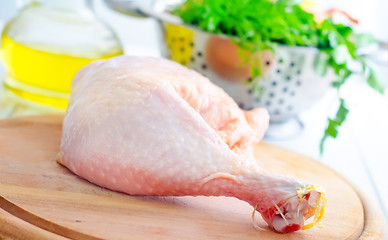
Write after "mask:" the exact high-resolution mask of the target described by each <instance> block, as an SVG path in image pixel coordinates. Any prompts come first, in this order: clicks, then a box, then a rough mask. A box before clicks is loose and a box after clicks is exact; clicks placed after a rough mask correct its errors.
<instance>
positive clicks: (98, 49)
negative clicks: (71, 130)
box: [1, 0, 122, 111]
mask: <svg viewBox="0 0 388 240" xmlns="http://www.w3.org/2000/svg"><path fill="white" fill-rule="evenodd" d="M120 54H122V49H121V46H120V44H119V42H118V40H117V38H116V36H115V35H114V33H113V32H112V31H111V30H110V29H109V28H108V27H107V26H106V25H104V24H103V23H102V22H100V21H98V20H97V19H96V18H95V16H94V14H93V12H92V11H90V10H89V8H88V5H87V1H81V0H47V1H43V0H40V1H32V2H31V3H30V4H29V5H27V6H26V7H24V8H23V9H22V10H21V12H20V13H19V15H18V16H17V17H16V18H15V19H13V20H11V21H10V22H9V23H8V24H7V25H6V27H5V29H4V31H3V34H2V36H1V56H2V60H3V63H4V65H5V68H6V71H7V76H6V78H5V79H4V87H5V89H6V90H7V91H9V92H12V94H14V95H15V96H17V97H18V98H20V99H21V100H23V101H24V102H31V103H34V104H38V105H42V106H47V107H49V108H51V109H55V110H57V111H64V109H65V108H66V107H67V103H68V98H69V94H70V90H71V89H70V88H71V82H72V79H73V77H74V75H75V74H76V73H77V71H78V70H79V69H80V68H82V67H83V66H85V65H87V64H89V63H91V62H92V61H95V60H99V59H106V58H110V57H113V56H116V55H120Z"/></svg>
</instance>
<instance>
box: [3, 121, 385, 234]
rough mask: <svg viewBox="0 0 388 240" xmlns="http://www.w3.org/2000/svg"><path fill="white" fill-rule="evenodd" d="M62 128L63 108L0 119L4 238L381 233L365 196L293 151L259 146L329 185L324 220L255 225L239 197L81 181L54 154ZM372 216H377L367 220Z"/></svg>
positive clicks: (260, 154) (279, 168) (272, 158)
mask: <svg viewBox="0 0 388 240" xmlns="http://www.w3.org/2000/svg"><path fill="white" fill-rule="evenodd" d="M61 128H62V116H38V117H28V118H16V119H8V120H2V121H0V238H1V237H10V238H14V239H26V238H28V239H64V238H71V239H255V240H256V239H310V240H311V239H312V240H314V239H320V240H321V239H358V238H359V237H360V236H361V238H364V239H382V238H383V237H384V236H383V235H382V227H381V228H380V227H379V225H378V221H377V219H375V215H373V213H369V212H368V210H365V202H363V200H362V199H361V198H360V196H359V194H357V192H356V191H355V190H354V189H353V188H352V187H351V186H350V185H349V184H348V183H347V182H346V181H345V180H344V179H343V178H342V177H341V176H340V175H338V174H337V173H335V172H334V171H332V170H331V169H329V168H327V167H325V166H324V165H322V164H320V163H319V162H317V161H315V160H313V159H310V158H307V157H305V156H301V155H299V154H296V153H293V152H291V151H288V150H285V149H282V148H279V147H275V146H272V145H269V144H264V143H262V144H259V145H258V146H257V148H256V151H255V154H256V157H257V161H258V162H259V164H260V165H261V166H263V167H264V168H266V169H268V170H270V171H273V172H277V173H281V174H287V175H291V176H294V177H298V178H301V179H304V180H307V181H309V182H311V183H315V184H319V185H321V186H323V187H324V188H326V190H327V194H328V205H327V210H326V213H325V216H324V219H323V221H322V225H321V227H320V228H317V229H310V230H306V231H299V232H296V233H292V234H278V233H275V232H272V231H271V230H269V229H268V228H267V227H266V226H265V224H264V223H263V221H262V220H261V218H260V217H259V214H257V216H256V221H257V222H258V223H259V225H261V226H263V229H262V230H257V229H254V228H253V226H252V219H251V213H252V210H253V209H252V207H250V206H249V205H248V204H246V203H245V202H242V201H239V200H237V199H234V198H227V197H136V196H129V195H125V194H121V193H117V192H112V191H109V190H106V189H103V188H100V187H98V186H95V185H93V184H91V183H89V182H87V181H84V180H83V179H80V178H78V177H77V176H75V175H74V174H72V173H71V172H70V171H68V170H67V169H66V168H64V167H63V166H61V165H59V164H57V163H56V161H55V158H56V154H57V152H58V149H59V143H60V137H61ZM369 215H371V216H372V220H371V219H369V217H368V216H369ZM364 219H365V221H364ZM373 219H375V220H376V222H375V223H373V222H370V221H373ZM376 223H377V225H376ZM368 224H372V225H371V226H368ZM380 225H381V223H380ZM376 226H377V227H376Z"/></svg>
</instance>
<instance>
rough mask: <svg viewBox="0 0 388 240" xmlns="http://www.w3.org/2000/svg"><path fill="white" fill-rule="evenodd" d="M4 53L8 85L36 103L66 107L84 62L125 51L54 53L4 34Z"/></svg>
mask: <svg viewBox="0 0 388 240" xmlns="http://www.w3.org/2000/svg"><path fill="white" fill-rule="evenodd" d="M1 40H2V44H1V45H2V46H1V56H2V59H3V62H4V65H5V67H6V71H7V75H8V76H7V77H6V78H5V80H4V84H5V88H6V89H8V90H10V91H12V92H13V93H14V94H16V95H17V96H19V97H21V98H23V99H27V100H30V101H33V102H35V103H39V104H43V105H48V106H51V107H55V108H59V109H65V108H66V107H67V104H68V97H69V94H70V86H71V82H72V80H73V77H74V76H75V74H76V73H77V71H78V70H79V69H80V68H82V67H83V66H85V65H87V64H89V63H91V62H93V61H95V60H99V59H106V58H110V57H113V56H116V55H121V54H122V52H117V53H114V54H110V55H104V56H100V57H98V58H84V57H75V56H69V55H66V54H54V53H50V52H45V51H40V50H36V49H34V48H31V47H28V46H25V45H22V44H20V43H18V42H16V41H14V40H13V39H11V38H10V37H9V36H7V35H6V34H3V35H2V39H1Z"/></svg>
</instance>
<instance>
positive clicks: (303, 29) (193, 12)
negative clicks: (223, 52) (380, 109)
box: [172, 0, 384, 153]
mask: <svg viewBox="0 0 388 240" xmlns="http://www.w3.org/2000/svg"><path fill="white" fill-rule="evenodd" d="M172 13H173V14H175V15H178V16H180V17H181V18H182V20H183V21H184V22H185V23H187V24H191V25H194V26H196V27H198V28H200V29H202V30H204V31H207V32H210V33H215V34H222V35H226V36H228V37H230V39H231V40H232V41H234V42H235V43H236V44H238V46H239V47H240V48H241V49H242V50H247V51H249V52H251V53H255V52H257V51H260V50H265V49H274V47H275V46H276V45H277V44H281V45H288V46H309V47H316V48H318V49H320V51H321V52H323V53H325V55H324V56H325V59H324V60H323V61H319V64H318V65H316V66H314V67H315V70H316V72H317V73H318V74H320V75H324V74H326V71H327V69H328V68H329V67H331V68H332V69H333V70H334V73H335V74H336V75H337V80H336V81H335V82H334V83H333V87H335V88H337V89H339V88H340V87H341V86H342V85H343V84H344V83H345V82H346V80H347V79H348V78H349V77H350V76H351V75H352V74H354V73H357V72H355V71H354V70H352V69H351V68H350V63H351V62H354V61H356V62H359V63H360V64H361V65H362V70H363V71H362V72H361V74H365V75H366V79H367V83H368V84H369V85H370V86H371V87H372V88H374V89H375V90H377V91H378V92H380V93H383V92H384V87H383V85H382V83H381V82H380V80H379V79H378V78H377V74H376V72H375V71H374V69H373V68H372V67H371V66H370V64H369V63H368V61H367V60H366V59H365V58H363V57H362V56H360V55H359V54H358V53H357V49H358V48H359V47H360V46H362V45H365V44H370V43H373V42H375V40H374V38H373V37H372V36H371V35H368V34H356V33H355V32H354V31H353V29H352V28H351V27H350V26H346V25H343V24H335V23H333V21H332V19H331V18H327V19H325V20H323V21H322V22H320V23H318V22H316V21H315V19H314V15H313V14H311V13H308V12H306V11H305V10H303V8H302V7H301V6H300V5H298V4H297V1H295V0H186V1H184V2H183V3H182V4H181V5H179V6H177V7H176V8H175V9H174V10H173V11H172ZM244 60H245V61H246V62H249V60H250V61H251V62H249V63H250V64H251V75H252V78H256V77H258V76H260V75H261V74H262V71H261V61H259V60H258V59H257V58H252V59H244ZM348 112H349V110H348V109H347V108H346V104H345V102H344V100H343V99H341V98H340V105H339V108H338V111H337V113H336V116H335V117H334V118H333V119H330V118H329V119H328V125H327V128H326V130H325V133H324V136H323V138H322V140H321V144H320V150H321V153H322V152H323V146H324V142H325V140H326V139H327V137H333V138H335V137H336V136H337V133H338V129H339V127H340V126H341V124H342V123H343V122H344V121H345V120H346V116H347V114H348Z"/></svg>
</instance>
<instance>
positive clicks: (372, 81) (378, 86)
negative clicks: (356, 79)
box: [367, 68, 384, 94]
mask: <svg viewBox="0 0 388 240" xmlns="http://www.w3.org/2000/svg"><path fill="white" fill-rule="evenodd" d="M367 83H368V84H369V86H371V87H372V88H373V89H374V90H376V91H378V92H379V93H380V94H384V85H383V83H382V82H381V81H380V79H379V78H378V77H377V73H376V71H375V70H374V69H373V68H369V76H368V78H367Z"/></svg>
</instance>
